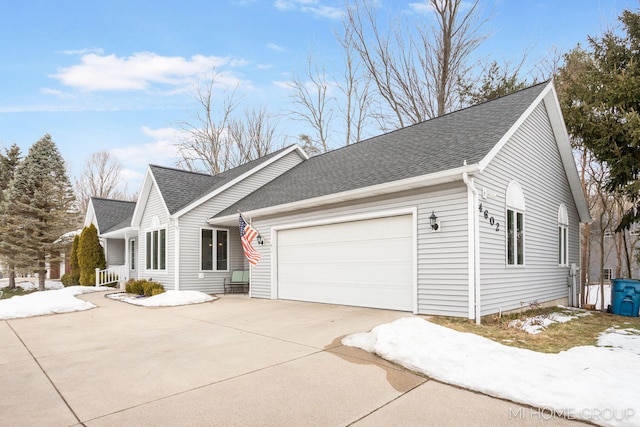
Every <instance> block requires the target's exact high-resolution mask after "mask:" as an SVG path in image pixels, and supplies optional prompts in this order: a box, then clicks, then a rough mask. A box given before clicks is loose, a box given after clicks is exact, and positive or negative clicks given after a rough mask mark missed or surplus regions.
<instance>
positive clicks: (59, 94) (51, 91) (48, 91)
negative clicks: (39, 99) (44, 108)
mask: <svg viewBox="0 0 640 427" xmlns="http://www.w3.org/2000/svg"><path fill="white" fill-rule="evenodd" d="M40 92H41V93H43V94H44V95H53V96H56V97H58V98H60V99H70V98H75V96H74V95H72V94H70V93H68V92H63V91H61V90H58V89H51V88H48V87H43V88H42V89H40Z"/></svg>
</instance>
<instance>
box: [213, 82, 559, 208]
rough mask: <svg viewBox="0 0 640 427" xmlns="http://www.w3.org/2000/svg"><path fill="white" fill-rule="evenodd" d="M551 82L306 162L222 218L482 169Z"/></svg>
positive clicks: (240, 203) (261, 189)
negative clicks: (469, 167)
mask: <svg viewBox="0 0 640 427" xmlns="http://www.w3.org/2000/svg"><path fill="white" fill-rule="evenodd" d="M547 85H548V83H542V84H538V85H535V86H531V87H529V88H527V89H523V90H521V91H518V92H515V93H513V94H510V95H507V96H504V97H501V98H497V99H494V100H491V101H487V102H485V103H482V104H478V105H475V106H472V107H468V108H465V109H462V110H459V111H456V112H453V113H449V114H446V115H444V116H440V117H437V118H434V119H431V120H428V121H425V122H422V123H418V124H415V125H412V126H408V127H406V128H402V129H399V130H396V131H393V132H390V133H386V134H383V135H380V136H377V137H374V138H370V139H367V140H364V141H362V142H359V143H356V144H352V145H349V146H346V147H343V148H340V149H337V150H334V151H331V152H328V153H325V154H322V155H319V156H316V157H312V158H310V159H309V160H307V161H305V162H302V163H301V164H299V165H298V166H296V167H295V168H293V169H291V170H289V171H288V172H286V173H284V174H283V175H281V176H280V177H278V178H276V179H274V180H273V181H271V182H270V183H268V184H266V185H265V186H263V187H262V188H260V189H258V190H256V191H255V192H253V193H252V194H250V195H248V196H247V197H245V198H244V199H242V200H241V201H239V202H238V203H236V204H235V205H233V206H231V207H229V208H227V209H225V210H224V211H222V212H220V213H219V214H218V215H216V216H225V215H229V214H231V213H234V212H236V211H237V210H238V209H240V210H242V211H250V210H254V209H260V208H264V207H269V206H276V205H283V204H288V203H294V202H297V201H301V200H307V199H312V198H318V197H323V196H327V195H330V194H336V193H341V192H348V191H353V190H357V189H364V188H366V187H371V186H376V185H381V184H385V183H390V182H394V181H402V180H406V179H409V178H414V177H420V176H424V175H428V174H438V173H441V172H445V171H449V170H450V171H454V170H458V169H459V168H460V167H462V166H463V165H467V164H479V163H480V162H481V161H482V160H483V159H485V158H486V156H487V155H488V154H489V153H490V152H491V151H492V149H494V147H495V146H496V144H498V142H499V141H500V140H501V139H502V138H503V136H504V135H505V134H507V133H508V132H509V131H510V130H511V129H512V127H513V125H514V124H515V123H516V122H518V120H520V119H521V117H522V116H523V115H524V114H525V112H527V111H528V109H529V108H530V107H531V105H532V104H533V103H534V102H535V101H536V100H537V99H538V98H539V96H540V94H541V93H542V92H543V91H544V90H545V88H546V87H547Z"/></svg>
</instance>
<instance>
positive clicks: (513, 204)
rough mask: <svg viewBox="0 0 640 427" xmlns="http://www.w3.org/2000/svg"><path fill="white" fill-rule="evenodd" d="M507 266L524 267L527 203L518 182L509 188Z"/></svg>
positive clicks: (507, 201) (510, 184)
mask: <svg viewBox="0 0 640 427" xmlns="http://www.w3.org/2000/svg"><path fill="white" fill-rule="evenodd" d="M506 205H507V265H514V266H518V265H524V252H525V245H524V237H525V233H524V230H525V218H524V212H525V203H524V194H523V193H522V188H520V185H519V184H518V183H517V182H516V181H511V182H510V183H509V185H508V186H507V199H506Z"/></svg>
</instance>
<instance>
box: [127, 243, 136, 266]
mask: <svg viewBox="0 0 640 427" xmlns="http://www.w3.org/2000/svg"><path fill="white" fill-rule="evenodd" d="M136 261H137V260H136V239H131V240H130V241H129V270H131V271H135V269H136V264H137V263H136Z"/></svg>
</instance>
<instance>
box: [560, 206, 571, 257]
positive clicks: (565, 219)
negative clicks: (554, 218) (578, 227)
mask: <svg viewBox="0 0 640 427" xmlns="http://www.w3.org/2000/svg"><path fill="white" fill-rule="evenodd" d="M568 230H569V215H567V208H566V206H565V205H564V204H560V207H559V208H558V265H559V266H562V267H566V266H568V265H569V231H568Z"/></svg>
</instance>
